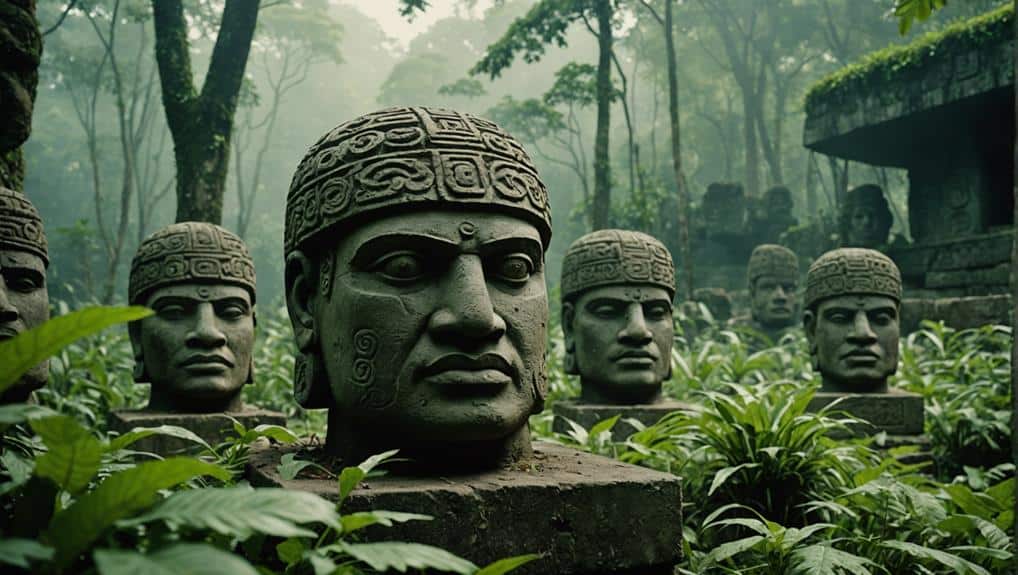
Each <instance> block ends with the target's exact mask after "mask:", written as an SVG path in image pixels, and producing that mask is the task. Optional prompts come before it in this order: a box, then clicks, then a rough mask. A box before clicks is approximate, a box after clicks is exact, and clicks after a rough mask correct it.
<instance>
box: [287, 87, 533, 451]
mask: <svg viewBox="0 0 1018 575" xmlns="http://www.w3.org/2000/svg"><path fill="white" fill-rule="evenodd" d="M550 238H551V215H550V207H549V205H548V195H547V191H546V189H545V186H544V184H543V183H542V182H541V180H540V178H539V177H538V174H537V171H536V169H535V168H534V165H533V163H532V162H531V160H530V158H529V157H528V155H527V154H526V152H525V151H524V150H523V148H522V147H521V146H520V144H519V143H518V142H517V141H516V140H514V139H513V138H512V137H511V136H509V135H508V134H507V133H506V132H504V131H503V130H501V129H500V128H499V127H498V126H496V125H495V124H493V123H491V122H489V121H487V120H484V119H481V118H478V117H474V116H471V115H469V114H463V113H459V112H455V111H451V110H444V109H438V108H419V107H415V108H389V109H385V110H381V111H378V112H374V113H371V114H367V115H364V116H361V117H359V118H356V119H354V120H352V121H349V122H346V123H344V124H341V125H340V126H338V127H337V128H335V129H334V130H332V131H330V132H329V133H327V134H326V135H325V136H324V137H322V138H321V139H320V140H319V141H318V142H317V143H316V144H314V145H313V146H312V147H311V148H310V149H309V150H308V152H307V154H306V155H305V157H304V159H303V160H302V161H301V163H300V165H299V166H298V168H297V172H296V174H295V175H294V177H293V182H292V184H291V187H290V191H289V194H288V196H287V202H286V230H285V237H284V250H285V253H286V298H287V308H288V310H289V314H290V319H291V322H292V324H293V327H294V332H295V337H296V340H297V347H298V350H299V357H298V359H297V364H296V367H295V377H294V393H295V396H296V397H297V400H298V401H299V402H300V403H301V404H302V405H304V406H305V407H308V408H325V407H327V408H329V423H328V426H329V427H328V434H327V439H326V450H327V451H328V452H330V453H332V454H334V455H338V456H340V457H341V458H343V459H345V460H349V461H355V460H357V458H358V457H362V456H364V455H369V454H373V453H378V452H380V451H382V450H384V449H390V448H400V449H401V450H402V451H401V454H403V455H406V456H409V457H412V458H415V459H416V460H417V461H419V462H421V463H424V464H428V463H429V462H433V463H436V464H439V465H450V464H451V465H457V464H462V465H471V466H484V465H494V464H497V463H498V462H505V461H507V460H514V459H518V458H521V457H525V456H527V455H529V453H530V451H531V447H530V437H529V430H528V427H527V418H528V417H529V416H530V415H531V414H533V413H537V412H539V411H541V409H542V407H543V404H544V397H545V393H546V392H545V388H546V375H545V368H544V351H545V330H546V326H547V320H548V301H547V292H546V289H545V284H544V252H545V250H547V248H548V244H549V241H550Z"/></svg>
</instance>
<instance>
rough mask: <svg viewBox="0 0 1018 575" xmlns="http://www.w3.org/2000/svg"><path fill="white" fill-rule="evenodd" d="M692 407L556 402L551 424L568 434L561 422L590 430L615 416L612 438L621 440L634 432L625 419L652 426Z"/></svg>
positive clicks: (664, 402) (669, 403)
mask: <svg viewBox="0 0 1018 575" xmlns="http://www.w3.org/2000/svg"><path fill="white" fill-rule="evenodd" d="M695 409H696V408H695V407H693V406H692V405H690V404H688V403H682V402H680V401H675V400H671V399H665V400H662V401H658V402H656V403H648V404H638V405H616V404H594V403H578V402H574V401H559V402H556V403H555V405H554V406H553V407H552V412H553V413H554V414H555V421H554V423H553V424H552V428H553V429H554V430H555V431H557V432H559V433H568V432H569V430H570V427H569V424H568V423H566V421H565V420H564V419H562V418H565V419H571V420H573V421H575V422H576V423H578V424H580V425H581V426H583V428H584V429H590V428H591V427H593V426H594V425H596V424H597V423H598V422H599V421H604V420H605V419H608V418H610V417H615V416H616V415H619V416H621V417H619V420H618V422H616V423H615V427H613V428H612V439H614V440H615V441H624V440H625V439H626V438H627V437H629V436H630V435H632V434H633V433H635V432H636V431H637V429H636V428H635V427H633V426H632V425H630V424H629V422H627V421H626V419H635V420H637V421H639V422H640V423H642V424H644V425H648V426H649V425H654V424H655V423H657V422H658V420H660V419H661V418H662V417H664V416H666V415H668V414H669V413H671V412H673V411H694V410H695Z"/></svg>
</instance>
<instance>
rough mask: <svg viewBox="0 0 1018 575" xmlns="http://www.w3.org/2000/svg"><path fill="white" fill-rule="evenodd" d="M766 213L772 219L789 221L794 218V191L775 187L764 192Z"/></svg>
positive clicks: (783, 187)
mask: <svg viewBox="0 0 1018 575" xmlns="http://www.w3.org/2000/svg"><path fill="white" fill-rule="evenodd" d="M763 203H764V212H765V213H766V215H767V217H768V218H770V219H788V218H791V217H792V208H793V207H795V203H794V202H793V201H792V191H791V190H789V189H788V188H787V187H786V186H773V187H771V188H769V189H768V190H767V191H766V192H764V198H763Z"/></svg>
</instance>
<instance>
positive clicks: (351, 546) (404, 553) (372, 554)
mask: <svg viewBox="0 0 1018 575" xmlns="http://www.w3.org/2000/svg"><path fill="white" fill-rule="evenodd" d="M334 547H335V548H336V549H337V550H339V551H341V552H343V553H346V554H347V555H349V556H350V557H353V558H354V559H357V560H358V561H361V562H363V563H366V564H367V565H368V566H369V567H371V568H372V569H374V570H375V571H387V570H389V569H395V570H396V571H399V572H400V573H406V571H407V569H438V570H440V571H446V572H451V573H459V574H461V575H472V574H473V573H474V572H475V571H477V566H476V565H474V564H473V563H471V562H470V561H467V560H466V559H463V558H461V557H457V556H455V555H453V554H452V553H449V552H448V551H445V550H443V549H439V548H438V547H432V546H431V545H422V544H420V543H401V542H382V543H346V542H340V543H338V544H336V545H335V546H334Z"/></svg>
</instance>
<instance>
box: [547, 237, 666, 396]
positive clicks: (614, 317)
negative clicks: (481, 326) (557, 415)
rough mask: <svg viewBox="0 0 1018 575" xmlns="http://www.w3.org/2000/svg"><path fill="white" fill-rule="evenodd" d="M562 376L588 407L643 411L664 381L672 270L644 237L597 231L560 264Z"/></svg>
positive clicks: (654, 242)
mask: <svg viewBox="0 0 1018 575" xmlns="http://www.w3.org/2000/svg"><path fill="white" fill-rule="evenodd" d="M561 290H562V331H563V333H564V334H565V348H566V349H565V351H566V359H565V369H566V372H567V373H571V374H578V375H579V376H580V387H581V390H582V391H581V394H582V395H581V398H582V399H583V400H584V401H587V402H589V403H648V402H651V401H653V400H655V399H657V398H658V397H659V396H660V393H661V382H662V381H663V380H665V379H667V378H668V377H669V376H670V374H671V355H672V354H671V351H672V338H673V335H674V324H673V322H672V298H673V297H674V296H675V266H674V265H673V264H672V257H671V255H670V254H669V253H668V250H667V249H666V248H665V246H664V245H662V244H661V242H659V241H658V240H656V239H654V238H653V237H651V236H648V235H647V234H643V233H640V232H634V231H628V230H598V231H595V232H592V233H589V234H587V235H585V236H582V237H581V238H579V239H578V240H576V241H575V242H573V244H572V245H571V246H569V249H568V250H567V251H566V255H565V258H564V259H563V261H562V284H561Z"/></svg>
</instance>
